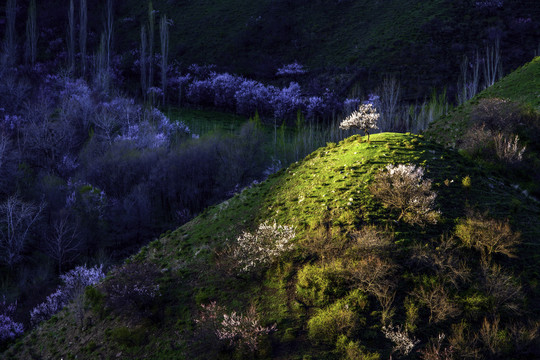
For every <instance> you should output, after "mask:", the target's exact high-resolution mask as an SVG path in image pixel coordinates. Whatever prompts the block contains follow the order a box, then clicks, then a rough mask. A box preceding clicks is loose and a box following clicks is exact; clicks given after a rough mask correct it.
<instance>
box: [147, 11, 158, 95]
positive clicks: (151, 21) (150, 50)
mask: <svg viewBox="0 0 540 360" xmlns="http://www.w3.org/2000/svg"><path fill="white" fill-rule="evenodd" d="M155 22H156V20H155V13H154V7H153V6H152V1H149V2H148V56H149V59H150V61H149V63H148V82H147V83H146V85H147V86H148V88H151V87H152V86H153V84H154V36H155V35H154V34H155V30H154V29H155Z"/></svg>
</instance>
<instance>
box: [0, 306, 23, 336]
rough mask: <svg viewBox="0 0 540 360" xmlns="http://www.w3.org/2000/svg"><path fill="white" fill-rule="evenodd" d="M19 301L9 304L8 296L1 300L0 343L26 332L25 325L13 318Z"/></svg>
mask: <svg viewBox="0 0 540 360" xmlns="http://www.w3.org/2000/svg"><path fill="white" fill-rule="evenodd" d="M16 309H17V302H14V303H11V304H7V303H6V297H5V296H4V297H3V300H2V301H1V302H0V343H2V342H4V341H7V340H12V339H14V338H16V337H17V336H20V335H22V334H23V332H24V326H23V324H21V323H18V322H15V321H14V320H13V314H14V313H15V310H16Z"/></svg>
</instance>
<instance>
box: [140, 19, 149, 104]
mask: <svg viewBox="0 0 540 360" xmlns="http://www.w3.org/2000/svg"><path fill="white" fill-rule="evenodd" d="M147 42H148V40H147V35H146V27H145V26H144V25H143V26H142V27H141V90H142V95H143V98H144V99H146V91H147V90H148V84H147V80H148V79H147V77H146V67H147V60H148V58H147V54H146V46H147Z"/></svg>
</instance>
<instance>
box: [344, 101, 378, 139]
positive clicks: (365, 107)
mask: <svg viewBox="0 0 540 360" xmlns="http://www.w3.org/2000/svg"><path fill="white" fill-rule="evenodd" d="M380 116H381V115H380V114H379V113H378V112H377V109H376V108H374V107H373V104H371V103H368V104H362V105H360V107H359V108H358V110H356V111H353V112H352V114H350V115H349V116H348V117H347V118H346V119H345V120H343V121H342V122H341V124H340V125H339V128H340V129H343V130H349V129H351V128H357V129H360V130H363V131H364V132H365V133H366V134H367V136H368V141H369V131H371V130H372V129H378V127H377V120H379V117H380Z"/></svg>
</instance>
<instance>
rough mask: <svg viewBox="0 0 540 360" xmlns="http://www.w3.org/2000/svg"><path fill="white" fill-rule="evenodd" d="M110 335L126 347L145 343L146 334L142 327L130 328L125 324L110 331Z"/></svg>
mask: <svg viewBox="0 0 540 360" xmlns="http://www.w3.org/2000/svg"><path fill="white" fill-rule="evenodd" d="M110 336H111V339H112V340H113V341H116V342H117V343H118V344H120V345H124V346H127V347H133V346H141V345H144V344H145V343H146V340H147V336H146V330H145V329H144V328H141V327H139V328H136V329H130V328H128V327H126V326H121V327H118V328H116V329H112V330H111V331H110Z"/></svg>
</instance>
